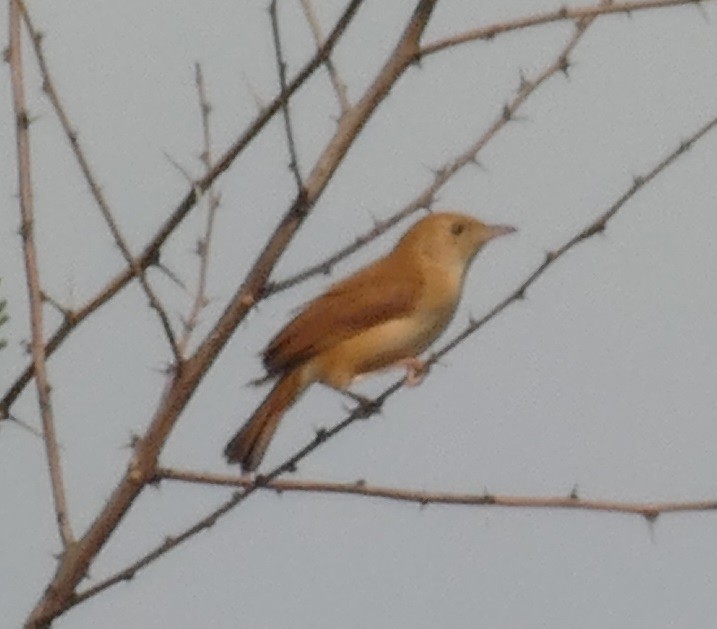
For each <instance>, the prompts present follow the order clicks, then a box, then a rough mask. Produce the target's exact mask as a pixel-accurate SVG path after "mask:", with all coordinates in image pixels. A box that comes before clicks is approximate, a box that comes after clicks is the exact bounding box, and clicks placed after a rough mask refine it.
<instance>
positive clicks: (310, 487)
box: [157, 468, 717, 519]
mask: <svg viewBox="0 0 717 629" xmlns="http://www.w3.org/2000/svg"><path fill="white" fill-rule="evenodd" d="M157 480H158V481H160V480H173V481H179V482H183V483H193V484H197V485H213V486H219V487H240V488H244V489H246V488H248V487H251V486H252V485H254V480H253V479H252V478H251V477H249V476H239V477H237V476H236V474H212V473H209V472H194V471H188V470H177V469H171V468H160V469H159V470H157ZM261 489H262V490H269V491H275V492H277V493H285V492H303V493H322V494H327V493H329V494H344V495H350V496H365V497H369V498H383V499H386V500H394V501H398V502H413V503H416V504H418V505H421V506H425V505H429V504H443V505H472V506H483V507H519V508H531V509H539V508H545V509H579V510H587V511H606V512H610V513H623V514H630V515H641V516H644V517H647V518H650V519H654V518H656V517H657V516H658V515H661V514H663V513H685V512H697V511H714V510H717V500H679V501H666V502H628V501H620V500H600V499H586V498H581V497H580V496H579V495H578V494H577V492H576V491H571V492H570V493H569V494H568V495H565V496H543V497H540V496H505V495H496V494H492V493H488V492H485V491H482V492H480V493H476V492H446V491H426V490H421V489H400V488H398V487H385V486H379V485H369V484H368V483H366V482H365V481H363V480H358V481H355V482H352V483H340V482H330V481H312V480H307V479H301V480H298V479H286V478H281V479H275V480H273V481H271V482H269V483H266V484H264V485H262V486H261Z"/></svg>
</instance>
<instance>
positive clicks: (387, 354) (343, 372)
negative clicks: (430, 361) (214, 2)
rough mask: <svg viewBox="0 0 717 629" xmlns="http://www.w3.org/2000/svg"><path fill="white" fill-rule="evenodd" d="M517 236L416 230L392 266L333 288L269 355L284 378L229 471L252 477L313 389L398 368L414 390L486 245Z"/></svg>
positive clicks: (237, 443) (456, 227)
mask: <svg viewBox="0 0 717 629" xmlns="http://www.w3.org/2000/svg"><path fill="white" fill-rule="evenodd" d="M514 231H515V228H513V227H509V226H506V225H485V224H484V223H481V222H480V221H478V220H476V219H474V218H472V217H470V216H465V215H463V214H453V213H436V214H430V215H428V216H426V217H425V218H423V219H421V220H420V221H418V222H417V223H416V224H415V225H413V227H411V228H410V229H409V230H408V231H407V232H406V233H405V234H404V236H403V237H402V238H401V240H400V241H399V242H398V244H397V245H396V246H395V248H394V249H393V250H392V251H391V252H390V253H389V254H388V255H386V256H385V257H383V258H381V259H379V260H377V261H376V262H374V263H373V264H371V265H369V266H367V267H366V268H364V269H361V270H360V271H358V272H356V273H354V274H353V275H351V276H350V277H348V278H346V279H345V280H343V281H341V282H339V283H337V284H335V285H334V286H332V287H331V288H329V290H328V291H327V292H326V293H325V294H323V295H321V296H320V297H317V298H316V299H314V300H313V301H311V302H309V303H308V304H307V305H306V307H305V308H304V309H303V310H302V311H301V312H300V313H299V314H298V315H297V316H296V317H295V318H294V319H293V320H292V321H291V322H290V323H289V324H288V325H287V326H286V327H285V328H284V329H283V330H282V331H281V332H279V334H277V335H276V337H274V339H273V340H272V341H271V342H270V343H269V345H268V347H267V348H266V350H265V351H264V354H263V358H264V366H265V368H266V371H267V377H268V378H274V377H276V378H278V380H277V382H276V384H275V385H274V388H273V389H272V390H271V392H270V393H269V395H267V396H266V398H265V399H264V401H263V402H262V403H261V405H260V406H259V408H257V409H256V411H254V414H253V415H252V416H251V417H250V418H249V420H248V421H247V422H246V423H245V424H244V426H242V428H241V429H240V430H239V432H237V433H236V435H234V437H233V438H232V440H231V441H230V442H229V443H228V444H227V447H226V448H225V450H224V455H225V456H226V458H227V460H228V462H229V463H239V464H240V465H241V467H242V470H243V471H253V470H255V469H256V468H257V467H258V466H259V464H260V463H261V460H262V458H263V457H264V453H265V452H266V449H267V447H268V446H269V442H270V441H271V438H272V437H273V435H274V432H275V431H276V428H277V427H278V425H279V422H280V421H281V418H282V416H283V415H284V413H285V412H286V410H287V409H288V408H289V407H290V406H291V405H292V404H293V403H294V402H296V400H297V398H298V397H299V396H300V395H301V394H302V393H303V392H304V391H305V390H306V388H307V387H308V386H309V385H310V384H313V383H314V382H323V383H324V384H327V385H329V386H330V387H333V388H335V389H346V388H347V387H348V386H349V385H350V384H351V382H352V381H353V380H354V379H355V378H356V377H357V376H359V375H362V374H366V373H369V372H372V371H377V370H380V369H385V368H387V367H392V366H403V367H405V368H406V369H407V370H408V377H407V379H408V381H409V383H410V382H412V381H415V380H417V378H416V375H417V374H420V373H421V370H422V367H423V364H422V363H421V361H420V360H419V359H418V355H419V354H420V353H421V352H423V351H424V350H425V349H426V348H427V347H428V346H429V345H430V344H431V343H432V342H433V341H434V340H435V339H436V338H437V337H438V336H439V335H440V334H441V332H442V331H443V330H444V329H445V327H446V326H447V325H448V324H449V323H450V321H451V319H452V318H453V315H454V313H455V311H456V306H457V305H458V302H459V301H460V298H461V293H462V292H463V282H464V280H465V275H466V271H467V270H468V267H469V266H470V264H471V262H472V261H473V258H475V256H476V254H477V253H478V251H479V250H480V249H481V247H483V245H485V244H486V243H487V242H488V241H489V240H492V239H493V238H496V237H498V236H502V235H504V234H510V233H512V232H514Z"/></svg>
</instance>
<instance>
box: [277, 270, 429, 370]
mask: <svg viewBox="0 0 717 629" xmlns="http://www.w3.org/2000/svg"><path fill="white" fill-rule="evenodd" d="M390 262H392V261H391V260H390V258H384V259H382V260H379V261H378V262H376V263H374V264H372V265H371V266H368V267H366V268H365V269H363V270H361V271H359V272H358V273H356V274H355V275H352V276H350V277H348V278H347V279H345V280H343V281H342V282H339V283H338V284H336V285H334V286H333V287H332V288H330V289H329V290H328V291H327V292H326V293H325V294H323V295H321V296H320V297H318V298H316V299H314V300H313V301H311V302H310V303H309V304H307V306H306V307H305V308H304V310H303V311H302V312H300V313H299V314H298V315H297V316H296V317H295V318H294V319H293V320H292V321H291V322H290V323H289V324H288V325H287V326H286V327H285V328H284V329H283V330H282V331H281V332H279V334H277V335H276V337H275V338H274V339H273V340H272V341H271V343H269V346H268V347H267V348H266V350H265V351H264V366H265V367H266V370H267V372H268V374H269V375H273V374H277V373H279V372H283V371H286V370H287V369H291V368H293V367H295V366H296V365H299V364H301V363H302V362H304V361H306V360H309V359H310V358H312V357H313V356H316V355H317V354H319V353H321V352H322V351H324V350H326V349H329V348H331V347H333V346H335V345H337V344H338V343H340V342H341V341H343V340H345V339H347V338H350V337H352V336H355V335H356V334H358V333H360V332H362V331H364V330H366V329H368V328H371V327H373V326H375V325H378V324H380V323H383V322H385V321H389V320H391V319H397V318H400V317H404V316H406V315H407V314H409V313H410V312H412V311H413V309H414V308H415V305H416V303H417V302H418V300H419V298H420V295H421V292H422V290H423V281H422V278H421V275H420V274H419V273H418V272H417V270H416V268H415V266H412V265H396V264H391V263H390Z"/></svg>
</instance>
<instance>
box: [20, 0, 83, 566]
mask: <svg viewBox="0 0 717 629" xmlns="http://www.w3.org/2000/svg"><path fill="white" fill-rule="evenodd" d="M20 12H21V4H20V2H19V0H11V2H10V19H9V27H10V34H9V42H10V43H9V48H8V61H9V63H10V74H11V80H12V97H13V108H14V111H15V131H16V142H17V164H18V167H17V173H18V187H19V191H20V216H21V222H22V227H21V230H20V234H21V236H22V249H23V257H24V260H25V277H26V280H27V291H28V300H29V302H30V329H31V333H32V340H31V343H30V348H31V351H32V364H33V366H34V369H35V374H36V378H35V383H36V386H37V397H38V401H39V405H40V416H41V418H42V432H43V440H44V443H45V451H46V454H47V464H48V467H49V469H50V481H51V485H52V498H53V501H54V506H55V516H56V518H57V525H58V529H59V534H60V539H61V540H62V545H63V547H64V549H65V552H67V551H68V550H69V549H70V547H71V546H72V545H73V544H74V540H75V538H74V535H73V533H72V528H71V526H70V519H69V514H68V511H67V499H66V497H65V486H64V481H63V476H62V465H61V463H60V452H59V448H58V445H57V434H56V432H55V419H54V415H53V410H52V402H51V399H50V390H51V387H50V382H49V378H48V375H47V364H46V358H47V356H46V355H45V342H44V332H43V316H42V315H43V313H42V288H41V285H40V269H39V266H38V262H37V247H36V245H35V219H34V208H33V194H32V179H31V174H30V173H31V160H30V137H29V136H30V131H29V129H30V116H29V114H28V112H27V107H26V104H25V85H24V78H23V65H22V27H21V19H20Z"/></svg>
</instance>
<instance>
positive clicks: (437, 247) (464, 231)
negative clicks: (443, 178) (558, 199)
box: [396, 212, 516, 271]
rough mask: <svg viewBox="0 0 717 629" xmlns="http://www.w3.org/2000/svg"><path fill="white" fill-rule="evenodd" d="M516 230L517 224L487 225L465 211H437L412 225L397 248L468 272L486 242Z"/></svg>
mask: <svg viewBox="0 0 717 629" xmlns="http://www.w3.org/2000/svg"><path fill="white" fill-rule="evenodd" d="M515 231H516V229H515V227H510V226H509V225H486V224H485V223H483V222H481V221H479V220H478V219H475V218H473V217H472V216H467V215H465V214H458V213H453V212H437V213H434V214H429V215H428V216H426V217H425V218H422V219H421V220H420V221H418V222H417V223H416V224H415V225H414V226H413V227H411V229H409V230H408V231H407V232H406V234H405V235H404V236H403V238H401V240H400V241H399V243H398V245H397V246H396V249H397V250H402V251H406V252H408V253H409V254H413V255H416V254H417V255H420V256H425V257H427V258H429V259H430V260H431V261H432V262H434V263H437V264H440V265H445V266H460V267H461V268H462V270H463V271H465V269H466V268H467V267H468V265H469V264H470V263H471V261H472V260H473V258H475V256H476V254H477V253H478V252H479V251H480V250H481V248H482V247H483V246H484V245H485V244H486V243H488V242H490V241H491V240H493V239H494V238H498V237H499V236H505V235H506V234H512V233H513V232H515Z"/></svg>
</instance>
